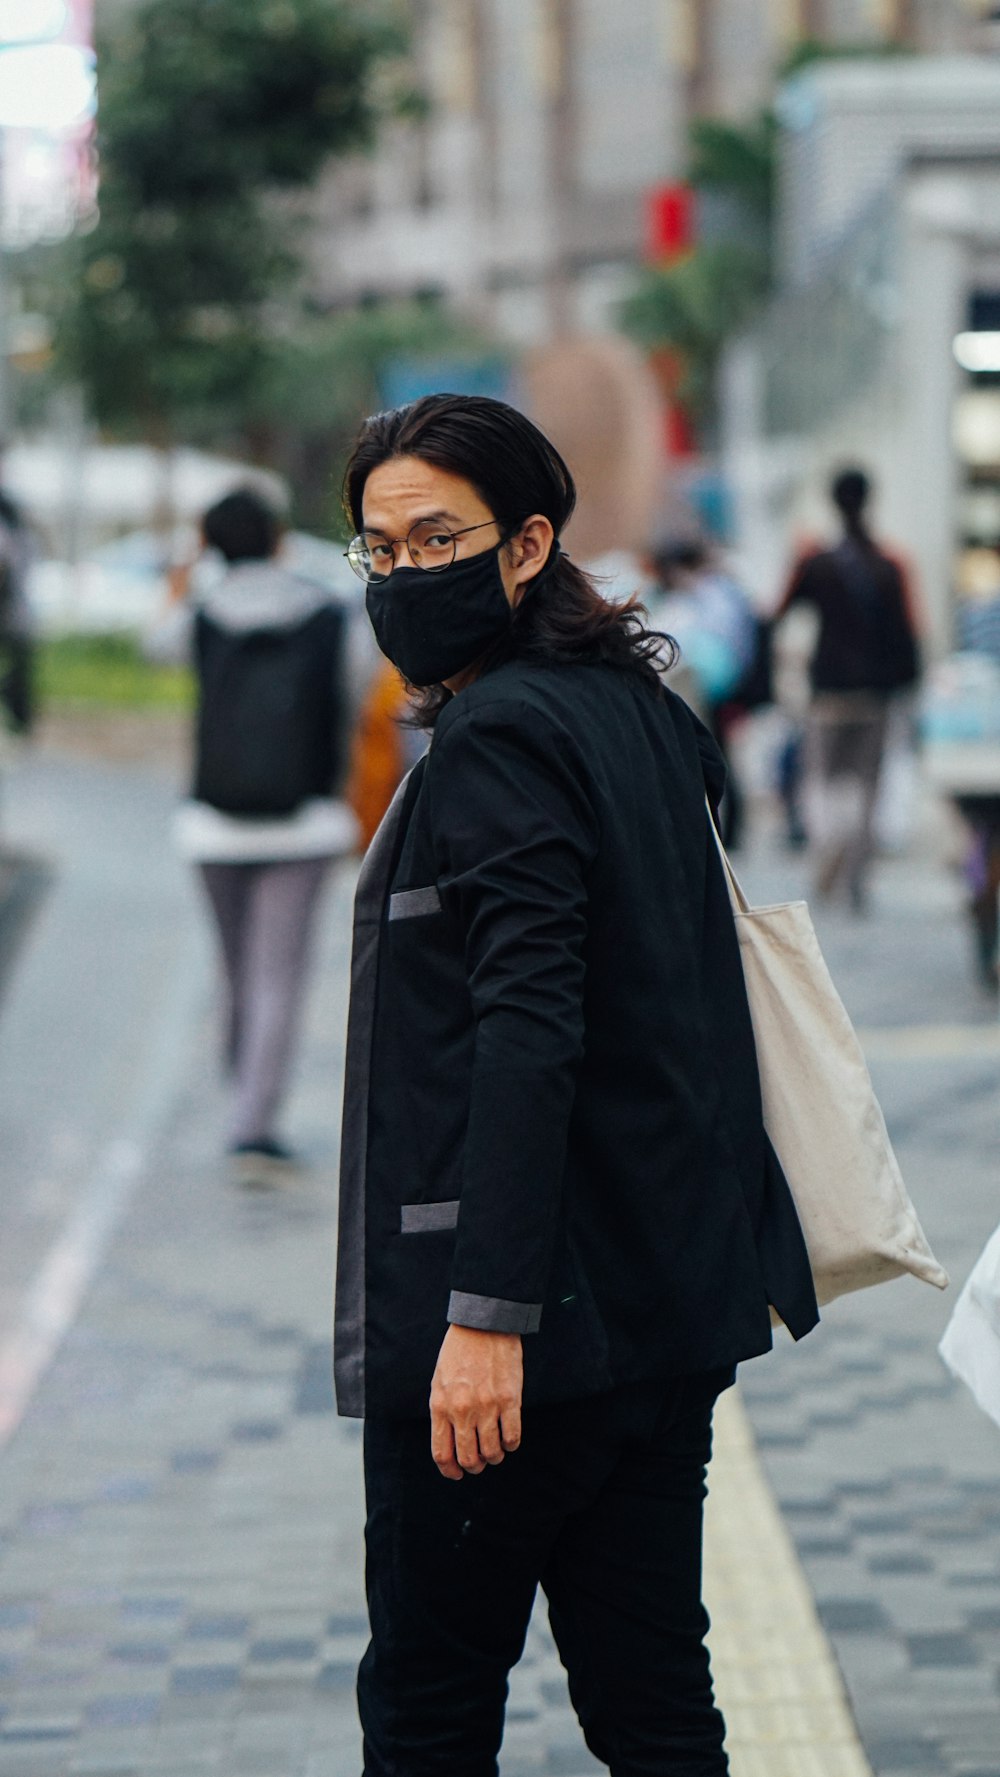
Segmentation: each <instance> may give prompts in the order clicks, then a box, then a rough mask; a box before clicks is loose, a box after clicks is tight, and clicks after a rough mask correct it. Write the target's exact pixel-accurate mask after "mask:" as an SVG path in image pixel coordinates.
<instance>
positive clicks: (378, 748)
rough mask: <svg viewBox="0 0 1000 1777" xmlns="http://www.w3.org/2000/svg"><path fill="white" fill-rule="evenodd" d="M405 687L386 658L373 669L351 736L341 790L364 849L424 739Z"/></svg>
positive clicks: (424, 745)
mask: <svg viewBox="0 0 1000 1777" xmlns="http://www.w3.org/2000/svg"><path fill="white" fill-rule="evenodd" d="M409 713H410V704H409V699H408V698H407V695H406V686H405V684H404V683H403V680H402V679H401V678H400V676H399V674H398V672H397V671H396V668H395V667H394V666H393V665H392V663H391V662H390V661H388V660H383V661H382V664H381V667H380V668H379V669H378V670H377V671H376V672H375V673H374V674H373V676H372V680H371V683H370V685H369V686H368V689H367V691H366V693H365V695H364V697H363V699H362V701H361V707H360V709H359V711H358V716H357V721H356V722H355V724H354V733H353V736H352V740H351V766H350V772H349V774H348V779H347V788H346V790H345V792H344V794H345V796H346V799H347V802H348V805H349V807H350V808H351V809H352V811H353V813H354V815H355V816H356V818H357V822H358V827H359V835H358V843H359V846H360V849H361V850H362V851H366V850H367V849H368V846H369V845H370V844H371V842H372V840H373V839H374V837H375V834H376V833H377V832H378V829H379V825H380V824H381V821H382V819H383V817H384V815H385V814H386V811H387V810H388V807H389V804H390V803H391V801H392V799H393V797H394V795H395V794H396V791H397V789H398V788H399V784H400V780H401V779H402V778H403V777H405V775H406V773H407V772H408V771H409V769H410V767H411V766H412V765H415V764H416V762H417V760H418V759H419V757H420V755H421V753H422V752H424V750H425V748H426V746H427V738H426V736H425V735H423V734H422V733H421V732H420V730H419V729H416V728H414V727H413V725H412V724H411V723H410V721H409V719H408V718H409Z"/></svg>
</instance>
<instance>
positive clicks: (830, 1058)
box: [709, 816, 948, 1303]
mask: <svg viewBox="0 0 1000 1777" xmlns="http://www.w3.org/2000/svg"><path fill="white" fill-rule="evenodd" d="M709 818H710V819H711V816H709ZM712 832H713V833H714V834H715V838H716V842H717V843H718V846H719V853H720V855H721V858H722V864H723V868H724V870H725V873H726V881H727V883H728V885H729V898H730V900H731V902H732V907H733V914H734V916H735V919H736V932H737V936H738V937H739V941H740V955H741V957H742V961H743V974H744V976H745V979H746V985H747V997H748V999H749V1001H750V1016H751V1018H752V1020H753V1030H754V1038H755V1041H756V1047H757V1063H758V1067H759V1069H760V1085H761V1096H762V1098H763V1102H764V1126H765V1128H766V1130H767V1133H768V1135H769V1136H770V1138H771V1141H772V1143H773V1145H774V1149H775V1152H776V1154H777V1156H778V1159H779V1160H780V1161H781V1165H782V1168H783V1169H784V1173H785V1177H786V1178H787V1180H788V1183H789V1185H790V1187H791V1192H792V1196H793V1197H794V1199H795V1207H796V1209H797V1210H798V1212H799V1221H800V1222H801V1224H802V1232H803V1234H804V1235H805V1240H806V1246H807V1248H808V1250H809V1260H810V1263H811V1265H812V1272H813V1278H814V1281H815V1284H816V1296H817V1300H818V1301H819V1302H820V1303H823V1302H832V1301H833V1299H834V1297H835V1296H843V1295H846V1294H847V1292H848V1291H849V1290H863V1289H867V1288H868V1286H869V1285H870V1284H875V1283H884V1282H887V1281H888V1279H889V1278H890V1277H901V1276H902V1275H903V1273H904V1272H906V1271H909V1272H910V1273H912V1275H913V1276H914V1277H922V1278H923V1279H924V1282H925V1283H932V1284H934V1285H935V1286H936V1288H938V1289H939V1290H943V1289H946V1288H947V1285H948V1275H947V1272H945V1271H944V1270H942V1268H941V1266H940V1265H939V1264H938V1262H937V1260H936V1259H935V1257H934V1254H933V1253H932V1252H931V1249H930V1247H929V1246H928V1244H927V1240H926V1238H925V1236H924V1232H923V1229H922V1228H921V1226H920V1223H919V1221H918V1220H917V1213H916V1210H915V1209H914V1207H913V1204H912V1203H911V1202H910V1199H909V1196H908V1194H907V1190H906V1186H905V1185H904V1183H903V1179H902V1174H901V1173H900V1170H899V1166H898V1163H897V1161H896V1156H895V1154H894V1153H893V1151H892V1146H891V1144H890V1141H889V1135H888V1131H887V1130H886V1126H885V1118H884V1117H883V1115H882V1111H881V1109H880V1107H879V1103H878V1100H877V1098H876V1097H875V1092H874V1088H873V1086H872V1082H871V1078H870V1076H869V1073H868V1068H867V1066H866V1064H865V1058H864V1056H863V1054H862V1053H861V1045H860V1043H859V1042H858V1039H857V1037H856V1035H855V1033H854V1029H853V1027H852V1025H851V1021H850V1019H849V1018H848V1016H847V1013H846V1011H845V1009H844V1006H843V1003H842V1001H841V999H840V996H839V994H838V993H837V990H836V988H835V987H834V985H833V982H832V980H831V978H830V972H829V970H828V969H827V966H826V963H825V962H824V961H823V956H822V953H821V951H820V947H819V943H818V940H817V938H816V933H815V931H814V930H813V924H812V920H811V919H810V917H809V909H808V907H807V906H806V903H805V902H804V901H787V902H784V903H781V904H779V905H778V906H775V907H751V906H750V904H749V902H748V901H747V898H746V895H745V894H744V893H743V890H742V888H741V887H740V885H739V882H738V881H737V878H736V875H735V872H734V871H733V868H732V865H731V864H730V862H729V859H728V858H727V856H726V853H725V850H724V849H723V846H722V842H721V840H720V839H719V836H718V833H717V832H716V829H715V823H714V821H713V822H712Z"/></svg>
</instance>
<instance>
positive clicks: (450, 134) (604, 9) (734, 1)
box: [316, 0, 974, 342]
mask: <svg viewBox="0 0 1000 1777" xmlns="http://www.w3.org/2000/svg"><path fill="white" fill-rule="evenodd" d="M406 11H407V14H408V17H409V20H410V26H411V32H412V39H413V59H414V66H415V72H416V75H417V79H418V82H419V84H420V86H421V88H422V90H423V92H424V93H425V95H426V98H427V100H428V116H427V118H426V120H425V121H422V122H415V123H407V124H402V123H401V124H399V125H398V126H397V127H396V128H395V129H394V130H392V131H390V132H389V133H388V135H387V136H386V138H385V140H384V142H383V144H382V146H381V147H380V149H379V151H378V153H377V154H376V156H375V157H374V158H373V159H371V160H365V159H358V160H357V161H355V162H353V163H352V164H350V165H348V166H345V167H342V168H338V169H337V170H336V172H335V173H334V174H332V175H331V178H330V179H329V181H328V183H327V185H326V187H325V188H324V192H323V196H322V201H321V207H320V218H319V228H318V231H317V245H316V275H317V283H318V286H319V292H320V294H321V296H322V298H323V299H324V300H326V301H329V302H330V303H333V304H342V303H349V302H354V301H357V300H358V299H360V298H364V297H372V296H373V297H385V296H393V295H401V294H410V293H412V292H414V291H438V292H441V293H442V294H444V295H446V296H448V297H451V298H453V299H455V300H457V301H459V302H461V303H462V304H464V305H465V306H466V307H467V308H471V309H472V310H474V311H478V312H479V313H480V314H482V315H483V317H484V318H486V319H488V320H489V321H491V322H492V323H493V324H494V325H497V326H499V327H500V328H501V330H502V331H504V332H505V333H507V334H508V335H509V336H510V337H511V338H513V339H514V340H517V341H530V342H536V341H539V340H544V339H546V338H548V337H551V335H552V334H554V333H557V332H560V331H563V330H564V329H566V328H576V327H580V326H582V327H584V328H590V327H593V326H599V325H601V324H603V322H604V320H605V318H606V317H607V315H608V314H609V312H610V309H611V307H612V305H613V303H614V301H615V299H616V298H617V297H618V296H619V295H620V294H621V293H622V290H623V288H624V285H625V282H626V280H627V278H628V272H629V267H630V265H632V264H634V261H635V258H636V256H637V255H638V254H639V253H640V252H641V249H642V243H643V233H644V219H645V204H646V201H647V197H648V194H649V192H650V190H651V189H652V188H654V187H655V186H656V185H658V184H660V183H662V182H664V181H669V180H671V179H676V178H678V177H680V175H681V173H682V172H683V168H684V162H685V157H686V139H687V126H688V122H689V120H690V118H691V117H692V116H693V115H697V114H698V113H700V112H711V113H715V114H721V115H725V116H732V117H739V116H742V115H746V114H748V113H750V112H752V111H753V110H754V109H755V108H756V107H758V106H760V105H761V104H762V103H764V102H765V101H766V99H767V98H768V96H769V94H770V92H771V90H772V87H773V81H774V75H775V70H776V69H777V68H779V67H780V66H781V65H782V64H783V63H784V62H785V61H786V60H787V58H788V56H789V55H790V54H791V52H792V51H793V50H794V48H795V46H796V44H797V43H799V42H801V41H803V40H805V39H818V40H822V41H829V42H831V43H836V42H844V43H848V42H849V43H852V44H863V43H865V42H871V43H873V44H875V43H877V42H884V41H885V40H887V39H893V38H895V39H898V40H900V41H903V42H907V43H912V44H913V45H914V46H915V47H916V46H919V47H921V48H925V49H931V48H933V49H949V48H955V47H958V46H960V45H961V44H962V43H963V41H965V40H966V38H967V36H968V33H969V30H970V29H971V27H972V23H973V20H974V9H973V8H972V7H971V6H970V5H969V4H966V3H964V0H628V4H627V5H619V6H611V5H609V4H608V3H607V0H409V4H408V6H407V7H406Z"/></svg>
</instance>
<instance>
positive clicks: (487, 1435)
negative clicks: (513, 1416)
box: [479, 1413, 503, 1468]
mask: <svg viewBox="0 0 1000 1777" xmlns="http://www.w3.org/2000/svg"><path fill="white" fill-rule="evenodd" d="M479 1454H480V1456H482V1457H483V1459H484V1461H486V1462H488V1463H489V1465H490V1467H491V1468H495V1467H496V1465H497V1463H498V1462H502V1461H503V1445H502V1444H501V1442H500V1427H499V1425H498V1423H497V1418H496V1414H495V1413H493V1414H491V1415H490V1416H489V1417H487V1418H484V1419H481V1420H480V1422H479Z"/></svg>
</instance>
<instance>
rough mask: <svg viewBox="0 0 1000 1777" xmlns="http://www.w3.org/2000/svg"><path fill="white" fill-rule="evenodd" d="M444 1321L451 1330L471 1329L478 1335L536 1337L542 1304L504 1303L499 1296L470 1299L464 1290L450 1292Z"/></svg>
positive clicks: (540, 1319) (472, 1297)
mask: <svg viewBox="0 0 1000 1777" xmlns="http://www.w3.org/2000/svg"><path fill="white" fill-rule="evenodd" d="M448 1319H449V1320H450V1321H451V1322H452V1324H453V1325H454V1326H460V1327H474V1328H475V1329H476V1331H477V1332H480V1333H537V1331H538V1329H539V1327H540V1326H541V1323H542V1304H541V1302H505V1301H504V1299H503V1297H502V1296H471V1295H469V1294H467V1292H466V1291H465V1290H452V1292H451V1297H450V1299H449V1302H448Z"/></svg>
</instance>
